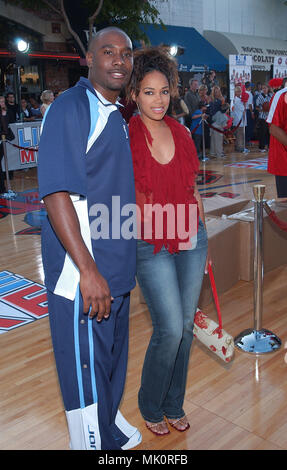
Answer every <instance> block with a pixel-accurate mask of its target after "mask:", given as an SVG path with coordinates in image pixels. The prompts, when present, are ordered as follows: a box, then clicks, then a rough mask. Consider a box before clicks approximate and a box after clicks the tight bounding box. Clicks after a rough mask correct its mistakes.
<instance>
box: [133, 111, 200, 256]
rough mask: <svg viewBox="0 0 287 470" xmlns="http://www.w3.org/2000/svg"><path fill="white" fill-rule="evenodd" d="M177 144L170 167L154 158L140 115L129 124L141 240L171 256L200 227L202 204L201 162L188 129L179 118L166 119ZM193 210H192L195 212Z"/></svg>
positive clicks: (157, 250)
mask: <svg viewBox="0 0 287 470" xmlns="http://www.w3.org/2000/svg"><path fill="white" fill-rule="evenodd" d="M164 120H165V122H166V124H167V125H168V126H169V128H170V130H171V132H172V136H173V139H174V143H175V153H174V156H173V158H172V159H171V160H170V162H168V163H167V164H161V163H159V162H158V161H157V160H156V159H155V158H153V156H152V154H151V151H150V149H149V147H148V144H147V142H148V143H149V144H150V146H152V140H153V139H152V136H151V134H150V132H149V130H148V129H147V127H146V126H145V124H144V123H143V121H142V119H141V118H140V116H139V115H138V116H133V117H132V118H131V120H130V122H129V134H130V143H131V150H132V157H133V166H134V175H135V187H136V202H137V210H138V238H139V239H141V240H144V241H146V242H148V243H151V244H153V245H154V246H155V249H154V253H157V252H159V251H160V250H161V248H162V246H165V248H166V249H167V250H168V251H169V252H170V253H177V252H178V251H179V250H180V249H186V248H187V247H185V248H184V246H185V244H186V243H187V242H188V241H189V240H190V238H191V237H192V235H195V234H196V233H197V228H198V205H197V200H196V198H195V196H194V185H195V180H196V176H197V174H198V170H199V161H198V157H197V153H196V149H195V145H194V143H193V140H192V138H191V136H190V134H189V132H188V130H187V129H186V128H185V127H184V126H183V125H182V124H180V123H179V122H177V121H176V120H175V119H173V118H171V117H169V116H165V118H164ZM191 208H192V209H191Z"/></svg>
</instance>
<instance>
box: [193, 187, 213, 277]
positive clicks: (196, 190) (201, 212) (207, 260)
mask: <svg viewBox="0 0 287 470" xmlns="http://www.w3.org/2000/svg"><path fill="white" fill-rule="evenodd" d="M194 197H195V199H196V200H197V203H198V210H199V216H200V218H201V220H202V223H203V225H204V227H205V230H206V223H205V214H204V207H203V203H202V199H201V196H200V194H199V192H198V188H197V184H195V186H194ZM209 264H211V256H210V251H209V245H208V251H207V257H206V263H205V268H204V272H205V274H207V273H208V265H209Z"/></svg>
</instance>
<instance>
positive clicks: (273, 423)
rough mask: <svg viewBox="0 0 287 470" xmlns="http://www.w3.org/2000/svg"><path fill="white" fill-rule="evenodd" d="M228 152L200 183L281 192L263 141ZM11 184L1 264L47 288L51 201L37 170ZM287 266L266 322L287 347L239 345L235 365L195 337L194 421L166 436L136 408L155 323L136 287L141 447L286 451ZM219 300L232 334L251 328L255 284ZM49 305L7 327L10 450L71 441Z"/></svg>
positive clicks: (239, 194)
mask: <svg viewBox="0 0 287 470" xmlns="http://www.w3.org/2000/svg"><path fill="white" fill-rule="evenodd" d="M226 153H227V157H226V158H224V159H220V160H219V159H210V160H208V161H206V162H204V163H201V173H200V175H199V179H198V187H199V190H200V193H201V195H202V197H203V198H204V199H207V198H212V197H214V196H216V195H221V196H222V197H225V198H231V199H233V200H234V201H236V199H239V198H245V199H248V200H252V199H253V186H254V184H257V183H260V184H264V185H265V186H266V198H267V199H272V198H276V191H275V185H274V177H273V176H271V175H269V174H268V173H267V171H266V162H267V154H261V153H259V152H258V150H257V148H254V149H251V151H250V153H248V154H238V153H234V152H232V151H229V150H228V148H227V149H226ZM11 185H12V189H13V190H14V191H16V192H17V195H18V196H17V198H16V200H12V201H9V200H6V201H3V199H1V200H0V234H1V237H0V249H1V265H0V268H1V269H0V271H1V272H8V273H11V275H16V276H20V277H21V279H25V280H26V281H27V280H28V281H30V284H29V286H28V287H29V288H33V286H34V289H35V288H36V289H37V288H38V289H39V290H41V286H42V285H43V269H42V265H41V246H40V223H41V217H42V216H43V214H44V208H43V206H42V205H41V203H40V201H39V200H38V196H37V175H36V171H35V169H31V170H28V171H22V172H15V174H14V179H13V180H12V181H11ZM286 274H287V266H286V265H283V266H280V267H279V268H277V269H276V270H274V271H273V272H271V273H268V274H267V275H266V276H265V288H266V295H265V303H266V308H265V309H267V307H268V312H267V313H265V312H264V315H265V316H264V321H265V322H266V323H267V325H264V326H266V327H268V328H269V329H271V330H275V332H276V334H278V335H279V336H280V338H281V340H282V348H281V349H280V350H279V351H278V352H276V353H272V354H271V355H265V356H260V357H254V356H252V355H249V354H245V353H242V352H239V353H238V352H236V356H235V359H234V361H233V363H232V364H231V365H223V364H222V363H221V362H220V360H217V359H216V358H215V357H214V356H213V355H211V354H210V353H206V351H204V348H203V347H202V346H201V345H200V344H194V346H193V347H192V355H191V365H190V373H189V378H188V384H187V393H186V400H185V411H186V414H187V415H188V417H189V419H190V421H191V423H192V425H191V429H190V430H189V431H188V432H187V433H184V435H182V434H181V433H176V431H172V432H171V434H170V435H169V436H166V437H164V438H162V437H161V438H156V437H155V436H153V435H152V434H151V433H150V432H149V431H147V430H146V429H145V427H144V423H143V421H142V419H141V417H140V415H139V412H138V408H137V390H138V386H139V383H140V372H141V367H140V366H139V364H141V363H142V361H143V358H144V353H145V348H146V347H147V344H148V338H149V336H150V333H151V325H150V321H149V316H148V312H147V311H146V307H145V305H144V304H140V303H139V300H138V291H137V289H135V291H134V292H133V293H132V303H131V322H130V360H129V366H128V374H127V383H126V389H125V394H124V398H123V404H122V411H123V412H124V414H125V416H126V417H127V418H128V419H129V420H130V421H132V422H133V424H135V425H136V426H138V427H139V429H140V430H141V432H142V434H143V442H142V444H141V445H140V446H139V447H138V450H148V449H178V450H193V449H194V450H195V449H216V450H220V449H223V450H227V449H228V450H232V449H241V450H243V449H250V450H260V449H262V450H263V449H265V450H266V449H268V450H271V449H272V450H276V449H277V450H282V449H284V450H286V449H287V432H286V427H287V425H286V422H287V405H286V403H287V400H286V398H287V382H286V373H287V359H286V357H285V354H286V349H285V347H287V343H286V341H287V327H286V310H287V308H286V307H287V301H286V300H285V295H284V294H285V291H286V279H287V276H286ZM35 286H36V287H35ZM40 294H41V292H40ZM220 301H221V308H222V314H223V319H224V324H225V327H226V329H227V330H228V331H229V332H230V333H231V334H233V335H234V336H235V334H236V333H239V332H240V331H242V330H243V329H245V328H247V327H250V326H252V325H250V323H252V315H253V314H252V310H253V283H252V282H242V281H240V282H239V283H238V284H236V286H234V288H232V289H230V291H228V292H226V293H225V294H223V295H222V297H221V299H220ZM42 307H43V315H40V316H39V319H38V318H33V319H32V320H33V321H32V320H31V321H29V322H26V323H25V322H24V323H23V326H21V327H15V328H12V329H10V330H9V331H7V332H5V334H1V335H0V345H1V359H0V364H1V368H0V370H1V372H0V373H1V380H0V409H1V411H0V449H2V450H4V449H7V450H9V449H10V450H12V449H15V450H16V449H33V450H38V449H39V450H41V449H48V450H52V449H63V450H65V449H68V448H69V447H68V436H67V432H66V423H65V417H64V413H63V406H62V401H61V397H60V393H59V389H58V384H57V377H56V372H55V366H54V361H53V354H52V347H51V342H50V336H49V325H48V318H47V315H46V313H47V312H46V313H44V310H45V304H44V303H43V305H42ZM26 313H27V312H26ZM34 313H35V312H34ZM41 313H42V312H41ZM206 313H209V314H210V315H211V316H212V315H214V307H213V305H210V306H208V307H207V309H206ZM32 316H33V312H32ZM35 320H37V321H35ZM27 323H29V324H27ZM285 343H286V345H285ZM23 429H25V432H23Z"/></svg>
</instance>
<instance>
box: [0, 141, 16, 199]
mask: <svg viewBox="0 0 287 470" xmlns="http://www.w3.org/2000/svg"><path fill="white" fill-rule="evenodd" d="M1 139H2V145H3V155H4V164H5V173H6V184H7V192H6V193H4V194H3V196H2V197H4V198H5V199H13V198H14V197H15V196H16V193H14V191H12V189H11V183H10V178H9V169H8V157H7V142H6V135H5V134H3V135H2V136H1ZM0 170H1V171H2V168H0Z"/></svg>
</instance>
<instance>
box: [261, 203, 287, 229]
mask: <svg viewBox="0 0 287 470" xmlns="http://www.w3.org/2000/svg"><path fill="white" fill-rule="evenodd" d="M263 207H264V209H265V211H266V212H267V214H268V216H269V217H270V219H271V220H272V221H273V222H274V223H275V224H276V225H277V226H278V227H279V228H280V229H281V230H284V232H287V222H284V221H283V220H280V219H279V217H277V215H276V214H275V212H274V211H273V210H272V209H270V207H269V206H268V204H267V202H265V203H264V204H263Z"/></svg>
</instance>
